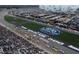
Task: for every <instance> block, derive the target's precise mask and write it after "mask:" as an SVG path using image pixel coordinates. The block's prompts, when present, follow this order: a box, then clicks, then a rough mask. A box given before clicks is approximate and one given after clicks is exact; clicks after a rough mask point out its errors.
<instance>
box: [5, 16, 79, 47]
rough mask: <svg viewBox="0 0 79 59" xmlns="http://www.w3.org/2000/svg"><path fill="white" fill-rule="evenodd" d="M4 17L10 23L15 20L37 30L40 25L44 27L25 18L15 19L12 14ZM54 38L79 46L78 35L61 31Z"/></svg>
mask: <svg viewBox="0 0 79 59" xmlns="http://www.w3.org/2000/svg"><path fill="white" fill-rule="evenodd" d="M4 18H5V20H6V21H7V22H9V23H12V22H14V21H15V22H16V23H17V24H21V25H23V26H25V27H27V28H28V29H31V30H34V31H37V30H39V29H40V28H42V27H46V26H44V25H41V24H37V23H34V22H28V21H25V20H22V19H19V18H16V20H14V17H12V16H5V17H4ZM54 38H55V39H57V40H59V41H62V42H64V43H67V44H71V45H74V46H75V47H79V36H78V35H75V34H72V33H69V32H65V31H62V33H61V34H60V35H59V36H56V37H54Z"/></svg>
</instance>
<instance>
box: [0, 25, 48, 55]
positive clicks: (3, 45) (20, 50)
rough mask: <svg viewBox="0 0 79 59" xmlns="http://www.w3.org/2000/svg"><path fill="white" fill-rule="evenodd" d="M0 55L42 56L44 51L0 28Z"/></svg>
mask: <svg viewBox="0 0 79 59" xmlns="http://www.w3.org/2000/svg"><path fill="white" fill-rule="evenodd" d="M0 53H1V54H44V53H47V52H45V51H44V50H42V49H40V48H38V47H35V46H34V45H33V44H31V43H29V42H28V41H26V40H24V39H23V38H22V37H19V36H17V35H16V34H14V33H13V32H11V31H9V30H8V29H6V28H4V27H2V26H0Z"/></svg>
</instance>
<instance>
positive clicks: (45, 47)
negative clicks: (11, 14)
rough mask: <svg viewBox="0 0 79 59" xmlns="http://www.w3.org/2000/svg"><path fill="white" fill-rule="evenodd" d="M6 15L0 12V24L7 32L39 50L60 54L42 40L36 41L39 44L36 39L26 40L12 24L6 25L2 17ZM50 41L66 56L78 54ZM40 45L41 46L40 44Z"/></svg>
mask: <svg viewBox="0 0 79 59" xmlns="http://www.w3.org/2000/svg"><path fill="white" fill-rule="evenodd" d="M6 14H7V11H3V12H0V24H3V25H5V26H6V27H7V28H8V29H9V30H11V31H13V32H14V33H16V34H17V35H19V36H21V37H23V38H24V39H26V40H27V41H29V42H30V43H32V44H34V45H36V46H37V47H40V48H41V49H43V50H45V51H47V52H48V53H60V52H56V51H54V50H52V49H51V48H49V45H48V44H46V43H44V41H42V40H38V41H39V42H37V41H36V40H37V39H36V40H35V39H33V40H28V39H27V38H26V37H25V35H24V32H22V30H21V31H17V30H16V29H15V27H14V26H13V25H12V24H9V23H7V22H6V21H4V15H6ZM26 36H28V35H26ZM50 41H51V44H52V45H53V46H55V47H56V48H57V49H61V50H63V51H65V53H66V54H73V53H75V54H77V53H78V52H76V51H73V50H71V49H69V48H67V47H65V46H61V45H59V44H57V43H55V42H53V41H52V40H50ZM41 43H42V44H41Z"/></svg>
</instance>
